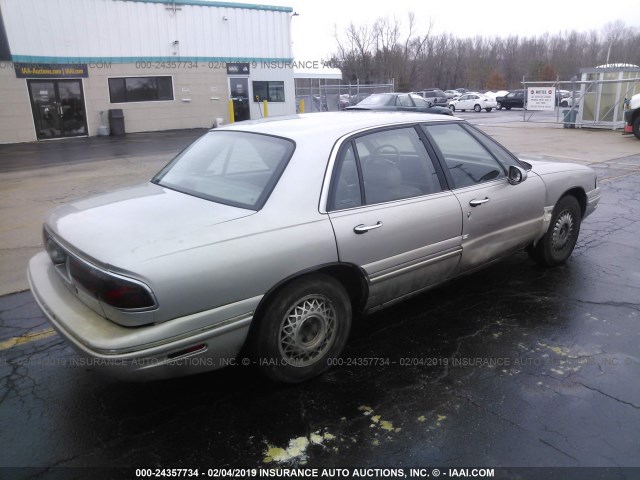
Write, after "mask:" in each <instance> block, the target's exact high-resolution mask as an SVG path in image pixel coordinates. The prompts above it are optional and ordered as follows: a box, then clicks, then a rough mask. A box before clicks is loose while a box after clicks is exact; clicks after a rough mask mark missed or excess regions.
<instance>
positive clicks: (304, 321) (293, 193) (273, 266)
mask: <svg viewBox="0 0 640 480" xmlns="http://www.w3.org/2000/svg"><path fill="white" fill-rule="evenodd" d="M599 198H600V191H599V189H598V187H597V186H596V175H595V173H594V171H593V170H592V169H590V168H588V167H585V166H580V165H573V164H569V163H550V162H534V161H523V160H519V159H517V158H516V157H515V156H513V155H512V154H511V153H509V152H508V151H507V150H505V149H504V148H503V147H501V146H500V145H499V144H497V143H496V142H495V141H493V140H492V139H491V138H489V137H487V136H486V135H485V134H483V133H482V132H480V131H479V130H477V129H476V128H474V127H473V126H471V125H469V124H468V123H466V122H464V121H462V120H460V119H456V118H454V117H445V116H442V115H425V114H424V113H419V114H412V113H386V112H350V113H340V112H337V113H315V114H309V115H299V116H295V117H287V118H285V117H280V118H272V119H268V120H265V121H255V122H242V123H238V124H235V125H230V126H226V127H224V128H217V129H215V130H213V131H211V132H209V133H207V134H205V135H204V136H203V137H201V138H200V139H199V140H197V141H196V142H194V143H193V144H192V145H191V146H190V147H189V148H187V149H186V150H185V151H183V152H182V153H181V154H179V155H178V156H177V157H176V158H175V159H174V160H173V161H172V162H171V163H169V164H168V165H167V166H166V167H165V168H164V169H163V170H162V171H160V172H159V173H158V174H157V175H156V176H155V177H154V178H153V179H152V180H151V181H150V182H148V183H146V184H143V185H140V186H137V187H134V188H127V189H124V190H119V191H115V192H113V193H107V194H102V195H97V196H94V197H90V198H87V199H85V200H79V201H75V202H73V203H71V204H69V205H67V206H63V207H61V208H58V209H56V210H54V211H53V212H52V213H51V214H50V215H49V216H48V218H47V219H46V222H45V224H44V239H43V240H44V244H45V249H46V251H44V252H42V253H39V254H37V255H36V256H35V257H33V258H32V259H31V261H30V264H29V272H28V273H29V281H30V285H31V289H32V291H33V294H34V296H35V298H36V300H37V302H38V303H39V305H40V307H41V308H42V310H43V311H44V312H45V313H46V315H47V317H48V318H49V319H50V321H51V323H52V324H53V326H54V327H55V329H56V330H57V331H58V333H59V334H60V335H61V336H63V337H64V338H65V339H66V340H67V341H68V342H69V343H70V344H71V345H72V346H73V347H75V348H76V349H77V350H78V351H79V352H80V353H81V354H82V355H84V356H86V357H88V362H90V363H91V364H93V365H96V366H97V367H103V368H104V369H105V370H106V371H109V372H111V373H114V374H116V375H119V376H121V377H125V378H134V379H156V378H164V377H170V376H177V375H185V374H191V373H195V372H201V371H205V370H213V369H216V368H220V367H222V366H224V365H228V364H234V363H235V362H236V360H235V359H236V357H237V356H238V355H239V352H240V351H241V349H243V347H244V349H243V352H245V351H246V352H247V354H248V355H250V356H249V357H247V358H242V362H241V361H240V359H238V360H237V362H238V363H242V364H247V363H254V364H257V365H259V366H260V367H261V368H262V369H263V370H264V372H265V373H266V374H267V375H268V376H269V377H271V378H272V379H275V380H278V381H284V382H298V381H303V380H306V379H309V378H311V377H313V376H315V375H318V374H319V373H321V372H323V371H324V370H326V369H327V368H328V366H329V365H330V364H331V363H333V362H332V359H333V358H335V357H337V356H339V355H340V353H341V351H342V350H343V347H344V346H345V343H346V342H347V337H348V336H349V330H350V326H351V319H352V317H353V315H354V314H356V313H357V312H371V311H374V310H377V309H380V308H383V307H386V306H388V305H391V304H393V303H395V302H397V301H400V300H403V299H405V298H407V297H408V296H410V295H414V294H417V293H419V292H422V291H424V290H426V289H428V288H431V287H433V286H435V285H437V284H439V283H441V282H443V281H444V280H447V279H450V278H452V277H455V276H458V275H460V274H463V273H467V272H470V271H472V270H475V269H477V268H479V267H482V266H484V265H487V264H488V263H490V262H493V261H495V260H497V259H500V258H502V257H504V256H506V255H509V254H511V253H513V252H517V251H519V250H522V249H527V250H528V251H529V253H530V254H531V256H532V257H533V258H534V259H535V260H536V261H538V262H540V263H541V264H544V265H549V266H551V265H556V264H559V263H561V262H564V261H565V260H566V259H567V258H568V257H569V255H570V254H571V252H572V250H573V248H574V245H575V243H576V239H577V237H578V233H579V230H580V222H581V221H582V220H583V219H584V218H585V217H587V216H588V215H589V214H590V213H591V212H593V210H594V209H595V208H596V205H597V204H598V200H599ZM249 358H251V359H252V360H249Z"/></svg>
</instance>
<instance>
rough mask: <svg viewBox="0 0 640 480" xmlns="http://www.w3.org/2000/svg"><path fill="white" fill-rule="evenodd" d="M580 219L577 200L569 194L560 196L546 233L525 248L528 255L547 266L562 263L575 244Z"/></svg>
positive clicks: (569, 254)
mask: <svg viewBox="0 0 640 480" xmlns="http://www.w3.org/2000/svg"><path fill="white" fill-rule="evenodd" d="M581 219H582V214H581V210H580V204H579V203H578V200H576V198H575V197H574V196H571V195H567V196H566V197H562V198H561V199H560V201H559V202H558V203H557V205H556V206H555V208H554V210H553V216H552V217H551V225H549V230H548V231H547V233H545V234H544V237H542V238H541V239H540V240H539V241H538V243H537V244H536V245H535V246H530V247H529V248H528V249H527V252H528V253H529V256H530V257H531V258H532V259H533V260H534V261H535V262H537V263H539V264H540V265H544V266H547V267H553V266H555V265H559V264H561V263H564V262H565V261H566V260H567V259H568V258H569V256H571V252H573V249H574V247H575V246H576V242H577V240H578V235H579V233H580V221H581Z"/></svg>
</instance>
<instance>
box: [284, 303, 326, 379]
mask: <svg viewBox="0 0 640 480" xmlns="http://www.w3.org/2000/svg"><path fill="white" fill-rule="evenodd" d="M335 334H336V312H335V309H334V307H333V304H332V303H331V301H330V300H329V299H328V298H326V297H324V296H322V295H309V296H307V297H304V298H303V299H301V300H300V301H299V302H298V303H297V304H296V305H295V306H293V307H292V308H291V309H290V310H289V311H288V312H287V314H286V315H285V316H284V319H283V320H282V325H281V327H280V344H279V348H280V354H281V355H282V357H283V358H284V359H285V360H286V361H287V362H288V363H289V364H290V365H294V366H297V367H306V366H309V365H312V364H313V363H315V362H316V361H317V360H318V359H319V358H321V357H322V356H323V355H324V354H325V353H326V352H327V350H329V348H330V347H331V345H333V340H334V338H335Z"/></svg>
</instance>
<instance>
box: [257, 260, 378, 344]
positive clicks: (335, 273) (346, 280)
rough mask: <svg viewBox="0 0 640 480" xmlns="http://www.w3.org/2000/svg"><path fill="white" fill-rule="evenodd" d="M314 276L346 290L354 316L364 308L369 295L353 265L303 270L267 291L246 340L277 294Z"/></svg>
mask: <svg viewBox="0 0 640 480" xmlns="http://www.w3.org/2000/svg"><path fill="white" fill-rule="evenodd" d="M314 274H323V275H327V276H330V277H332V278H334V279H335V280H336V281H338V282H339V283H340V284H341V285H342V286H343V287H344V289H345V290H346V292H347V294H348V295H349V299H350V300H351V310H352V311H353V313H354V314H356V313H358V312H360V311H362V309H363V308H364V306H365V303H366V300H367V296H368V294H369V287H368V284H367V281H366V279H365V276H364V273H363V272H362V271H361V270H360V269H359V268H358V267H356V266H355V265H351V264H346V263H336V264H329V265H324V266H320V267H318V268H315V269H313V270H305V271H304V272H300V273H298V274H295V275H293V276H291V277H289V278H287V279H285V280H283V281H282V282H280V283H279V284H277V285H276V286H274V287H273V288H272V289H271V290H269V291H268V292H267V293H266V294H265V295H264V297H263V298H262V300H260V304H259V305H258V308H256V311H255V313H254V315H253V318H254V321H253V322H251V328H250V329H249V335H248V338H249V337H251V333H252V332H253V330H254V327H255V325H256V322H255V319H259V318H260V316H261V315H262V313H263V312H264V310H265V309H266V308H268V305H269V303H270V302H271V299H272V298H274V297H275V296H276V295H277V294H278V292H280V291H281V290H282V289H283V288H285V287H286V286H287V285H290V284H291V283H294V282H296V281H299V280H300V279H301V278H304V277H308V276H310V275H314Z"/></svg>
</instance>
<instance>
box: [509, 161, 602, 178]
mask: <svg viewBox="0 0 640 480" xmlns="http://www.w3.org/2000/svg"><path fill="white" fill-rule="evenodd" d="M518 158H520V160H522V161H523V162H526V163H528V164H529V165H531V167H532V168H531V170H533V172H534V173H536V174H538V175H540V176H544V175H548V174H551V173H559V172H569V171H572V170H591V169H590V168H589V167H587V166H585V165H580V164H577V163H568V162H554V161H547V160H531V159H529V158H527V157H524V156H522V157H518Z"/></svg>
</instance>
